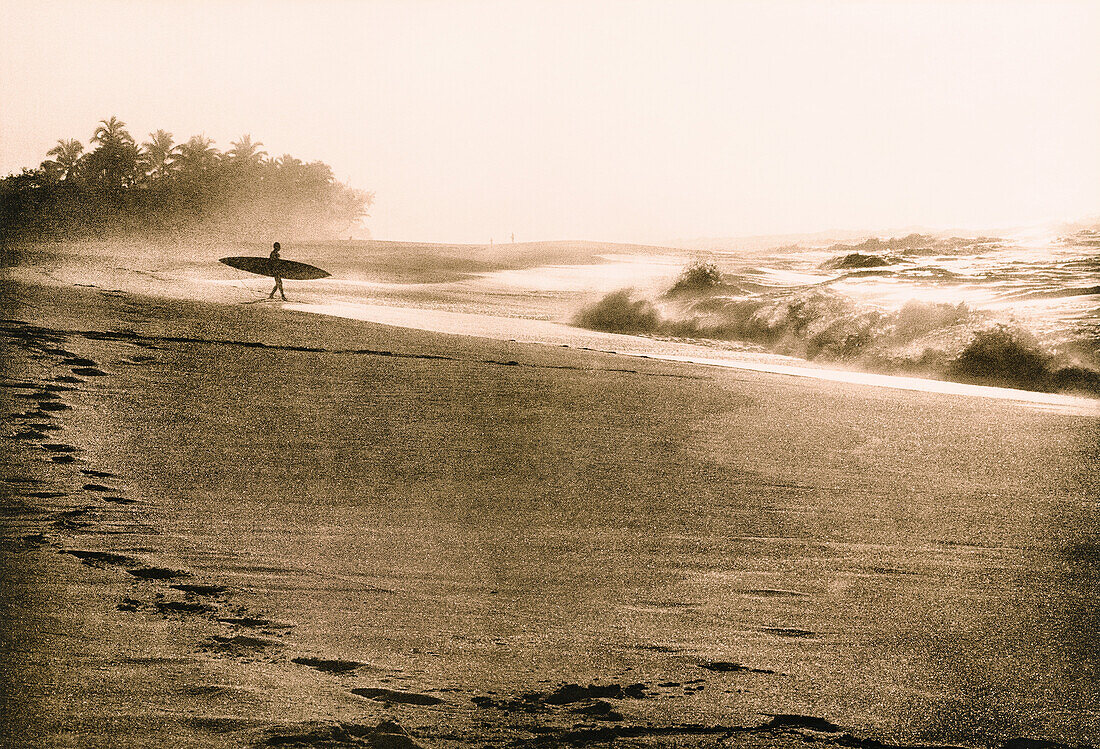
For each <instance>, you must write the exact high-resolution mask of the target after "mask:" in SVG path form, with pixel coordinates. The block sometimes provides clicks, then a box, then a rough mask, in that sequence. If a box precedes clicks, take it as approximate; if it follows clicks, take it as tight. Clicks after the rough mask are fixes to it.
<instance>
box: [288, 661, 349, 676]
mask: <svg viewBox="0 0 1100 749" xmlns="http://www.w3.org/2000/svg"><path fill="white" fill-rule="evenodd" d="M290 661H291V663H297V664H298V665H299V666H308V667H310V668H314V669H317V670H318V671H323V672H324V673H327V674H349V673H351V672H352V671H355V670H356V669H360V668H363V667H364V666H366V665H367V664H366V663H360V662H359V661H345V660H340V659H338V658H304V657H303V658H291V659H290Z"/></svg>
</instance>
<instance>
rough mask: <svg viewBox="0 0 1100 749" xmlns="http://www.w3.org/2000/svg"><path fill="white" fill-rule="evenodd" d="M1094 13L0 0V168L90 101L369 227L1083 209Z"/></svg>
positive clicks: (693, 226)
mask: <svg viewBox="0 0 1100 749" xmlns="http://www.w3.org/2000/svg"><path fill="white" fill-rule="evenodd" d="M1098 39H1100V2H1092V1H1091V0H1089V1H1085V2H1052V1H1049V0H1043V1H1042V2H1011V1H1002V2H992V1H991V2H963V1H961V0H951V1H950V2H838V1H832V2H830V1H828V0H815V1H814V2H776V1H775V0H767V2H732V1H728V2H685V1H683V0H669V1H668V2H588V1H586V2H563V1H561V0H552V1H548V2H529V1H527V0H511V1H509V2H457V1H456V2H442V1H438V0H437V1H429V0H422V1H418V0H400V1H399V2H384V1H375V0H365V1H364V2H350V1H349V2H317V1H315V0H310V1H308V2H306V1H304V0H303V1H302V2H229V1H219V2H214V1H211V2H161V1H157V2H118V1H115V2H107V1H105V0H80V1H79V2H72V3H68V2H65V3H61V2H44V1H42V0H25V1H24V0H0V172H2V173H5V174H6V173H8V172H10V171H13V170H18V169H20V168H22V167H24V166H31V165H36V164H38V163H39V162H40V161H42V160H43V159H44V158H45V152H46V150H48V149H49V148H50V147H51V146H52V145H53V144H54V143H55V142H56V140H57V139H58V138H68V137H79V138H81V139H83V140H85V141H86V140H87V139H88V138H89V137H90V136H91V133H92V130H93V129H94V127H95V124H96V122H97V121H98V120H100V119H103V118H105V117H107V116H110V115H116V116H118V117H120V118H121V119H122V120H124V121H125V122H127V123H128V124H129V126H130V129H131V132H133V133H134V135H135V136H137V137H138V139H139V140H141V139H143V138H144V136H145V134H146V133H148V132H149V131H150V130H153V129H156V128H164V129H166V130H169V131H171V132H172V133H174V134H175V136H176V138H177V140H184V139H186V138H187V137H189V136H190V135H193V134H195V133H200V132H201V133H205V134H206V135H208V136H210V137H212V138H214V139H215V140H216V141H217V144H218V145H219V146H220V147H222V148H227V147H228V146H229V141H230V140H231V139H233V138H235V137H237V136H239V135H240V134H242V133H246V132H248V133H251V134H252V135H253V137H255V138H258V139H259V140H262V141H263V142H264V144H265V146H266V148H267V150H268V151H269V152H271V153H272V154H281V153H291V154H293V155H295V156H298V157H300V158H303V159H306V160H312V159H320V160H323V161H325V162H328V163H329V164H331V165H332V166H333V167H334V169H335V171H336V174H337V176H338V177H339V178H340V179H341V180H344V181H347V182H349V183H350V184H352V185H353V186H355V187H360V188H364V189H368V190H373V191H375V193H376V194H377V202H376V204H375V206H374V208H373V209H372V217H371V218H370V219H368V220H367V226H368V228H369V229H370V230H371V232H372V233H373V235H374V236H375V237H377V238H387V239H424V240H431V241H470V242H483V241H488V239H489V237H495V238H496V239H497V240H500V239H503V238H506V237H507V236H508V235H509V233H510V232H513V231H514V232H515V234H516V238H517V240H530V239H557V238H590V239H606V240H630V241H650V242H657V241H660V240H662V239H669V238H676V237H683V238H687V237H700V236H723V235H725V236H729V235H742V234H753V233H775V232H793V231H812V230H817V229H829V228H864V227H869V228H886V227H901V226H909V225H925V226H941V227H952V226H964V227H965V226H970V227H975V228H981V227H998V226H1012V225H1019V224H1024V223H1031V222H1036V221H1041V220H1047V219H1055V218H1078V217H1084V216H1096V215H1097V214H1100V45H1098V44H1097V40H1098Z"/></svg>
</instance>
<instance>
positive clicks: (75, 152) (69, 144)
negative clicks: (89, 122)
mask: <svg viewBox="0 0 1100 749" xmlns="http://www.w3.org/2000/svg"><path fill="white" fill-rule="evenodd" d="M82 153H84V145H83V144H82V143H81V142H80V141H78V140H75V139H73V138H70V139H69V140H64V139H58V141H57V145H56V146H54V147H53V148H51V149H50V150H49V151H46V155H47V156H53V157H55V158H54V160H53V162H54V163H55V164H57V168H58V169H59V170H60V172H61V179H68V178H69V175H71V174H72V173H73V169H74V168H75V167H76V162H78V161H79V160H80V154H82Z"/></svg>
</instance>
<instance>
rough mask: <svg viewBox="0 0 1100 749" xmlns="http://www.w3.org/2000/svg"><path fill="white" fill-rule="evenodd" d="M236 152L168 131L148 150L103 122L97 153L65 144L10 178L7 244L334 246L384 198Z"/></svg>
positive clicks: (1, 231) (152, 137) (119, 126)
mask: <svg viewBox="0 0 1100 749" xmlns="http://www.w3.org/2000/svg"><path fill="white" fill-rule="evenodd" d="M231 146H232V147H231V148H230V149H229V150H228V151H225V152H222V151H219V150H218V149H217V148H215V147H214V142H213V141H212V140H211V139H210V138H207V137H205V136H203V135H195V136H192V137H191V138H190V139H188V140H187V141H185V142H183V143H178V144H177V143H176V142H175V141H174V139H173V136H172V134H171V133H169V132H166V131H164V130H157V131H156V132H153V133H149V138H148V140H146V141H144V142H143V143H141V144H138V143H137V142H136V141H135V139H134V137H133V136H132V135H131V134H130V133H129V131H128V130H127V129H126V123H125V122H122V121H121V120H119V119H118V118H117V117H110V118H108V119H105V120H102V121H100V123H99V125H98V126H97V127H96V129H95V132H94V133H93V134H92V138H91V139H90V141H89V148H88V149H85V147H84V144H83V143H81V141H79V140H75V139H62V140H59V141H58V142H57V145H55V146H54V147H53V148H51V149H50V150H49V151H48V152H47V153H46V156H47V159H46V160H45V161H43V162H42V163H41V164H40V165H39V166H38V167H36V168H33V169H31V168H27V169H23V170H22V172H20V173H18V174H11V175H9V176H7V177H3V178H0V241H6V242H9V243H10V242H26V241H40V240H51V239H53V240H66V239H81V238H107V237H117V236H122V235H127V234H134V233H141V234H145V235H158V234H160V235H165V236H166V237H173V236H175V237H178V236H180V235H182V234H193V233H196V232H198V233H201V234H207V235H212V236H217V237H223V238H233V239H238V238H239V239H243V238H250V239H255V238H257V237H261V236H262V237H269V236H279V237H284V238H323V237H333V236H339V235H341V234H342V233H343V232H345V231H347V229H348V228H349V227H350V226H351V225H352V224H353V223H354V222H356V221H358V220H359V219H360V218H362V217H363V216H365V215H366V213H367V208H368V207H369V206H370V204H371V203H372V201H373V199H374V195H373V193H369V192H364V191H362V190H356V189H354V188H351V187H348V186H347V185H345V184H343V183H341V182H338V181H337V180H336V179H335V177H334V176H333V174H332V169H331V168H330V167H329V166H328V165H327V164H324V163H322V162H320V161H313V162H309V163H304V162H302V161H300V160H299V159H296V158H294V157H293V156H291V155H289V154H284V155H282V156H279V157H276V158H272V157H269V156H268V155H267V152H266V151H264V150H263V149H262V146H263V143H260V142H257V141H253V140H252V138H251V136H250V135H243V136H241V138H240V139H239V140H236V141H233V142H232V143H231Z"/></svg>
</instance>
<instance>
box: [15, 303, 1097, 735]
mask: <svg viewBox="0 0 1100 749" xmlns="http://www.w3.org/2000/svg"><path fill="white" fill-rule="evenodd" d="M0 299H2V303H3V314H2V317H3V318H4V320H3V323H2V325H0V332H2V335H3V338H4V350H5V355H4V359H3V367H4V371H3V380H2V382H0V399H2V400H0V403H2V407H3V412H4V422H5V424H6V427H5V432H4V435H3V440H2V444H3V450H4V454H5V461H4V462H5V466H4V469H5V473H4V476H3V485H2V486H3V488H2V491H3V504H2V506H0V512H2V518H3V520H2V530H3V543H2V545H0V555H2V557H3V560H2V563H0V581H2V584H0V621H2V623H3V624H2V627H3V628H2V630H0V664H2V669H3V671H2V674H0V678H2V682H3V689H2V690H0V700H2V705H0V707H2V708H3V716H4V719H3V720H2V721H0V724H2V725H3V728H2V730H3V731H4V735H3V736H2V737H0V740H2V741H3V742H5V745H9V746H51V747H53V746H74V747H75V746H80V747H86V746H97V747H98V746H102V747H108V746H149V747H153V746H166V745H178V746H227V747H228V746H248V745H257V746H264V745H268V746H274V745H284V746H288V745H289V746H295V745H297V746H361V745H367V746H375V747H380V746H384V747H407V746H414V745H415V746H423V747H463V746H500V745H504V744H509V745H514V746H558V745H566V744H569V745H581V746H609V745H613V746H746V747H748V746H787V745H790V746H795V745H804V744H805V745H809V744H811V743H812V744H817V745H820V744H822V743H825V744H833V745H838V746H840V745H844V746H853V745H857V746H858V745H866V746H871V745H875V744H874V743H873V742H876V741H878V742H884V743H887V744H891V745H898V746H902V745H904V746H909V745H959V746H993V745H1001V744H1004V743H1005V742H1009V741H1011V740H1014V739H1016V738H1020V737H1024V738H1030V739H1036V740H1043V741H1048V742H1058V743H1061V744H1066V745H1078V744H1097V743H1100V710H1098V708H1097V704H1096V695H1097V693H1098V690H1097V679H1098V677H1100V670H1098V668H1100V659H1098V654H1097V650H1096V645H1095V631H1096V625H1097V621H1098V620H1097V609H1096V592H1097V584H1098V579H1100V578H1098V575H1100V571H1098V570H1100V568H1098V566H1097V559H1098V558H1100V557H1098V554H1100V552H1098V546H1097V538H1100V535H1098V534H1100V528H1098V520H1097V516H1096V512H1095V511H1096V486H1097V484H1098V476H1097V473H1098V470H1100V455H1098V441H1097V436H1098V428H1097V427H1098V421H1097V418H1096V416H1094V415H1086V414H1078V413H1072V412H1066V411H1064V410H1053V409H1045V408H1043V407H1041V405H1036V404H1029V403H1019V402H1013V401H1000V400H990V399H986V398H974V397H966V396H962V395H953V394H942V393H931V392H920V391H903V390H893V389H885V388H874V387H865V386H860V385H858V384H851V383H843V382H829V381H822V380H815V379H810V378H798V377H789V376H784V375H782V374H774V373H767V372H753V371H745V370H729V369H721V368H717V367H706V366H700V365H695V364H688V363H675V362H662V361H655V360H645V359H639V358H628V357H622V356H615V355H610V354H603V353H597V352H592V351H581V350H577V349H575V348H566V347H550V346H540V345H534V344H523V343H515V342H507V341H494V340H487V339H479V338H472V337H464V336H453V335H442V334H438V333H428V332H422V331H417V330H411V329H405V328H401V329H399V328H393V327H387V326H383V325H377V324H372V323H366V322H359V321H353V320H340V319H336V318H328V317H322V316H318V315H310V314H305V313H302V312H295V311H293V310H289V309H284V308H282V307H280V306H275V305H266V304H254V305H243V304H226V303H220V304H218V303H205V302H188V301H182V300H179V299H172V298H168V297H163V296H162V297H150V296H141V295H138V294H135V293H132V292H130V291H125V290H120V291H108V290H104V289H102V288H77V287H74V286H72V285H71V284H53V285H36V284H27V283H20V282H16V281H4V282H3V283H2V285H0ZM1040 745H1042V746H1047V744H1026V743H1016V744H1013V746H1040Z"/></svg>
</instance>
